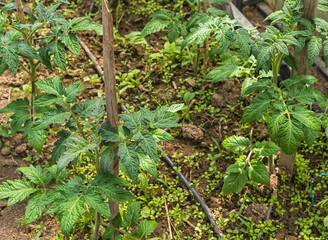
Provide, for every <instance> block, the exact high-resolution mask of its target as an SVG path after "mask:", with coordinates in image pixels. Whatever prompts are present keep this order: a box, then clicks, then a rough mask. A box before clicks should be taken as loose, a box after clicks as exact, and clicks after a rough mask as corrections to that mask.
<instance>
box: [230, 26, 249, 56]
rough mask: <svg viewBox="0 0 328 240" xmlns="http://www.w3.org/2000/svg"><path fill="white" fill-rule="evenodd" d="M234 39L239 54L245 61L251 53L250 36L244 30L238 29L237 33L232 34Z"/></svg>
mask: <svg viewBox="0 0 328 240" xmlns="http://www.w3.org/2000/svg"><path fill="white" fill-rule="evenodd" d="M234 33H235V34H234V39H235V41H236V43H237V44H238V46H239V48H240V50H241V53H242V55H243V57H244V58H245V59H247V58H248V57H249V55H250V51H251V46H250V45H251V41H250V38H251V36H250V35H249V33H248V32H247V31H246V30H245V29H244V28H239V29H237V31H235V32H234Z"/></svg>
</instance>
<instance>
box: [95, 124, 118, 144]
mask: <svg viewBox="0 0 328 240" xmlns="http://www.w3.org/2000/svg"><path fill="white" fill-rule="evenodd" d="M98 133H99V135H100V137H101V140H102V141H105V142H119V141H120V136H119V135H118V130H117V129H116V128H114V127H113V126H112V124H111V123H110V122H108V121H107V122H104V123H103V124H102V125H101V126H100V128H99V131H98Z"/></svg>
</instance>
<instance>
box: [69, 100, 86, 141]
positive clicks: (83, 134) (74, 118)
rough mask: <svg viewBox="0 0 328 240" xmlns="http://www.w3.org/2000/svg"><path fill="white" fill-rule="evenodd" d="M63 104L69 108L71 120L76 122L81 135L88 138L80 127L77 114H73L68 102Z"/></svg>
mask: <svg viewBox="0 0 328 240" xmlns="http://www.w3.org/2000/svg"><path fill="white" fill-rule="evenodd" d="M65 106H66V108H67V109H69V112H70V113H71V115H72V118H73V120H74V121H75V122H76V124H77V126H78V128H79V132H80V133H81V135H82V137H83V138H84V139H85V140H88V138H87V136H86V135H85V133H84V132H83V127H82V125H81V123H80V121H79V119H78V118H77V116H76V115H75V113H74V112H73V111H72V109H71V106H70V105H69V103H65Z"/></svg>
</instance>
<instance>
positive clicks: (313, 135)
mask: <svg viewBox="0 0 328 240" xmlns="http://www.w3.org/2000/svg"><path fill="white" fill-rule="evenodd" d="M318 136H319V132H318V131H316V130H313V129H311V128H308V127H305V128H304V139H305V142H306V144H307V145H308V146H311V145H312V144H313V143H314V141H315V140H316V139H317V137H318Z"/></svg>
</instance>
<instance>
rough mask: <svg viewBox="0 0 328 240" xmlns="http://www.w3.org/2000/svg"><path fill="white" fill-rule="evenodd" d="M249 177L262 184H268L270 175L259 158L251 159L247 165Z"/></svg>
mask: <svg viewBox="0 0 328 240" xmlns="http://www.w3.org/2000/svg"><path fill="white" fill-rule="evenodd" d="M249 178H250V179H251V180H253V181H255V182H258V183H262V184H270V175H269V173H268V171H267V169H266V167H265V166H264V164H263V163H262V162H261V161H260V160H257V159H255V160H252V162H251V164H250V167H249Z"/></svg>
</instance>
